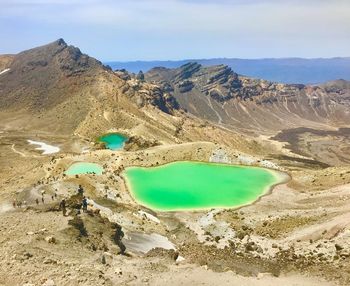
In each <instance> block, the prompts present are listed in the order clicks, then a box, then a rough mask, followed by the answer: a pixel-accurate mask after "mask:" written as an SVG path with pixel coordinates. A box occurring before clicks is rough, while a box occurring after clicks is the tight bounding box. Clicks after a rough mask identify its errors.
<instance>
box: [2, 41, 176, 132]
mask: <svg viewBox="0 0 350 286" xmlns="http://www.w3.org/2000/svg"><path fill="white" fill-rule="evenodd" d="M0 64H1V66H2V68H4V71H3V73H1V74H0V111H1V116H2V120H3V124H5V121H8V122H14V120H13V119H16V121H18V122H17V125H20V126H21V128H23V129H25V130H44V131H54V130H55V131H56V132H59V133H65V134H73V133H76V134H80V135H88V136H90V135H93V134H94V133H96V132H97V131H98V132H101V131H102V130H108V129H109V128H111V127H112V126H113V127H114V128H118V125H119V127H121V126H123V128H128V127H132V126H138V125H139V124H140V122H144V123H145V125H152V121H154V120H152V119H147V118H148V116H147V115H146V114H145V113H144V112H142V111H141V110H140V108H142V107H145V108H146V106H153V107H154V108H155V109H157V110H160V111H161V112H164V113H167V114H171V113H173V111H174V110H176V109H177V108H178V106H177V102H176V100H175V99H174V98H173V97H171V96H165V95H164V93H163V92H162V90H161V89H160V88H159V87H158V86H156V85H152V84H147V83H145V82H143V81H142V80H137V79H135V78H131V77H130V76H129V75H128V74H123V73H114V72H112V71H111V70H110V69H109V68H108V67H105V66H103V65H102V64H101V63H100V62H99V61H98V60H96V59H94V58H91V57H89V56H87V55H85V54H83V53H82V52H81V51H80V50H79V49H78V48H76V47H73V46H69V45H67V44H66V43H65V42H64V40H62V39H59V40H57V41H55V42H53V43H50V44H48V45H45V46H42V47H38V48H34V49H31V50H28V51H24V52H21V53H19V54H17V55H14V56H2V57H1V58H0ZM146 109H147V108H146ZM73 114H74V116H72V115H73ZM132 116H135V119H134V120H132ZM136 118H138V119H139V121H138V120H136ZM165 121H166V120H164V122H165ZM116 122H117V123H116ZM125 122H128V124H126V123H125ZM164 122H163V125H162V123H161V122H156V124H155V125H156V126H158V127H159V126H161V127H160V129H161V130H162V132H167V131H169V127H166V126H164V124H167V123H164ZM153 127H154V126H153ZM158 127H157V128H158ZM171 128H173V129H175V128H176V127H170V129H171ZM102 132H103V131H102ZM172 132H173V131H171V130H170V133H172ZM169 136H171V135H168V137H169Z"/></svg>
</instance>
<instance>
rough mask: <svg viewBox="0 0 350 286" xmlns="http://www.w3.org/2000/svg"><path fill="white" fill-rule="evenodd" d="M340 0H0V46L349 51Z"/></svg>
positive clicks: (12, 49)
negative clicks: (61, 43)
mask: <svg viewBox="0 0 350 286" xmlns="http://www.w3.org/2000/svg"><path fill="white" fill-rule="evenodd" d="M349 15H350V1H348V0H232V1H230V0H216V1H210V0H124V1H121V0H100V1H99V0H0V38H1V43H0V54H3V53H16V52H19V51H21V50H24V49H28V48H31V47H35V46H38V45H42V44H45V43H48V42H52V41H54V40H56V39H58V38H64V39H65V40H66V42H68V43H69V44H73V45H75V46H78V47H80V48H81V50H82V51H83V52H85V53H88V54H90V55H92V56H94V57H96V58H98V59H100V60H103V61H106V60H138V59H139V60H155V59H157V60H166V59H188V58H214V57H234V58H263V57H295V56H296V57H335V56H350V28H349V27H350V16H349Z"/></svg>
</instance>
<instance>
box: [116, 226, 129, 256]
mask: <svg viewBox="0 0 350 286" xmlns="http://www.w3.org/2000/svg"><path fill="white" fill-rule="evenodd" d="M123 237H124V232H123V231H122V227H121V226H120V225H119V224H117V223H116V226H115V234H114V236H113V240H114V242H115V244H116V245H118V247H119V248H120V254H123V255H124V254H125V250H126V247H125V245H124V243H123V242H122V238H123Z"/></svg>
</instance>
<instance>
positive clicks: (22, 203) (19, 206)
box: [12, 199, 27, 208]
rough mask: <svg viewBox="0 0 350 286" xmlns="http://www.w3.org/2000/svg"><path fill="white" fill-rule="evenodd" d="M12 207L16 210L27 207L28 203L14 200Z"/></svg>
mask: <svg viewBox="0 0 350 286" xmlns="http://www.w3.org/2000/svg"><path fill="white" fill-rule="evenodd" d="M12 205H13V207H14V208H21V207H22V206H24V207H26V206H27V202H26V201H19V200H17V199H14V200H13V202H12Z"/></svg>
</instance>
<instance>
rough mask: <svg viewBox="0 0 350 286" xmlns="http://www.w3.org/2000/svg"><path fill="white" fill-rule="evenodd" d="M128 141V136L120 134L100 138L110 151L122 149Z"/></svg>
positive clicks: (110, 134)
mask: <svg viewBox="0 0 350 286" xmlns="http://www.w3.org/2000/svg"><path fill="white" fill-rule="evenodd" d="M127 140H128V138H127V137H126V136H124V135H122V134H119V133H109V134H105V135H103V136H101V137H99V138H98V141H99V142H103V143H105V145H106V148H108V149H110V150H119V149H122V148H123V147H124V143H125V142H126V141H127Z"/></svg>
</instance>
